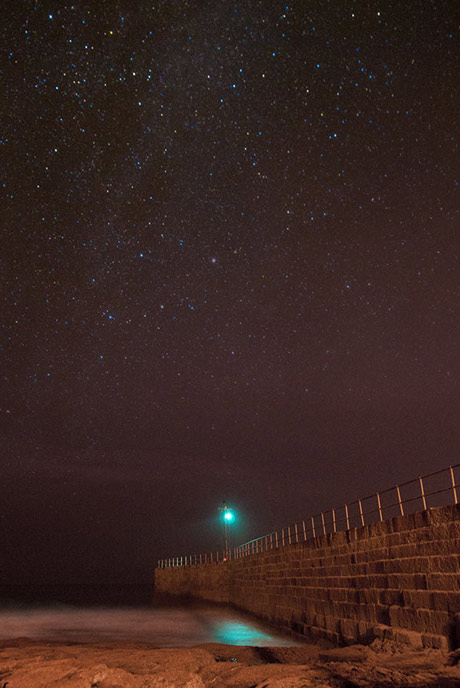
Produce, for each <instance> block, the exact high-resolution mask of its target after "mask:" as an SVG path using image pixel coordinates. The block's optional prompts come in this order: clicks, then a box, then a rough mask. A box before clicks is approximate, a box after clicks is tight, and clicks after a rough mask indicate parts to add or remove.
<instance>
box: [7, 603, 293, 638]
mask: <svg viewBox="0 0 460 688" xmlns="http://www.w3.org/2000/svg"><path fill="white" fill-rule="evenodd" d="M13 638H31V639H33V640H49V641H54V642H56V641H60V642H63V643H66V642H81V643H89V642H98V641H103V642H108V641H138V642H139V641H141V642H149V643H153V644H155V645H156V646H157V647H193V646H194V645H200V644H202V643H224V644H227V645H257V646H271V647H279V646H293V645H300V644H302V643H299V642H296V641H295V640H293V639H291V638H290V637H289V636H285V635H282V634H280V633H278V632H277V631H276V630H272V629H271V628H269V627H267V626H266V625H264V624H263V623H261V622H258V621H257V620H253V619H252V617H249V616H247V615H244V614H243V613H238V612H237V611H235V610H232V609H227V608H220V607H214V606H209V607H208V606H205V605H203V606H196V607H173V608H164V607H161V608H154V607H127V608H117V607H86V608H85V607H70V606H60V607H58V608H52V607H43V608H29V609H23V608H22V609H11V608H8V609H0V640H5V639H13Z"/></svg>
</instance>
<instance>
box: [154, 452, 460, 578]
mask: <svg viewBox="0 0 460 688" xmlns="http://www.w3.org/2000/svg"><path fill="white" fill-rule="evenodd" d="M459 467H460V464H459V463H457V464H454V465H452V466H449V467H448V468H443V469H441V470H439V471H435V472H434V473H428V474H427V475H423V476H419V477H418V478H415V479H414V480H408V481H407V482H405V483H400V484H399V485H394V486H393V487H390V488H388V489H387V490H383V491H382V492H376V493H375V494H372V495H369V496H368V497H363V498H361V499H357V500H356V501H354V502H351V503H350V504H345V505H344V506H342V507H340V508H338V509H330V510H329V511H322V512H320V513H318V514H315V515H314V516H309V517H308V518H307V519H304V520H302V521H298V522H297V523H293V524H291V525H289V526H285V527H284V528H280V529H279V530H275V531H272V532H271V533H268V534H267V535H262V536H261V537H258V538H254V539H253V540H249V541H248V542H245V543H244V544H242V545H238V546H237V547H233V548H231V549H229V550H227V551H223V552H222V551H221V552H219V551H217V552H206V553H204V554H192V555H186V556H180V557H170V558H168V559H160V560H159V561H158V564H157V566H158V568H169V567H172V566H192V565H196V564H208V563H212V562H218V561H230V560H232V559H239V558H241V557H247V556H249V555H252V554H259V553H260V552H266V551H267V550H271V549H277V548H278V547H284V546H285V545H292V544H295V543H298V542H305V541H306V540H309V539H311V538H315V537H318V536H321V535H327V534H328V533H336V532H337V531H343V530H345V531H346V530H350V529H351V528H356V527H362V526H365V525H369V524H370V523H376V522H378V521H383V520H387V519H389V518H393V517H394V516H404V515H405V514H408V513H413V512H415V511H424V510H426V509H427V508H429V507H433V506H445V505H447V504H458V492H457V488H460V484H458V483H456V476H455V469H458V468H459ZM446 483H447V485H446Z"/></svg>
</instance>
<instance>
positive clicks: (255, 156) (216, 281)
mask: <svg viewBox="0 0 460 688" xmlns="http://www.w3.org/2000/svg"><path fill="white" fill-rule="evenodd" d="M456 9H457V10H458V8H455V3H452V2H451V1H449V0H445V1H442V0H439V1H438V0H409V1H408V2H401V1H400V0H385V2H379V1H377V0H371V1H370V2H364V1H361V0H347V1H345V0H337V1H336V0H334V1H328V0H308V2H307V1H306V0H295V1H294V2H292V3H290V4H285V2H279V1H275V0H264V1H262V0H241V1H239V2H235V1H233V0H212V1H209V2H206V1H204V0H203V1H202V0H196V1H192V0H190V1H187V0H151V1H150V2H136V1H130V2H122V1H121V0H120V1H119V2H77V1H76V2H75V3H74V4H68V3H52V2H51V3H45V2H39V1H38V0H22V1H19V2H17V3H16V4H15V6H14V7H13V5H12V4H11V7H10V9H9V11H8V10H7V11H5V13H4V16H3V20H4V21H3V29H2V35H1V44H2V48H3V53H2V63H3V66H2V74H1V75H2V82H3V94H4V95H3V100H2V116H3V125H2V130H1V141H0V144H1V145H0V150H1V152H2V160H3V162H2V165H1V176H2V182H1V183H2V186H1V192H2V213H1V215H2V222H1V228H2V229H1V231H2V240H1V255H0V258H1V262H0V269H1V288H2V303H1V316H0V317H1V361H2V366H1V389H0V437H1V466H2V469H1V472H2V486H3V489H2V498H1V506H0V537H1V539H2V540H3V543H4V545H3V546H2V552H3V554H2V562H1V564H0V582H56V581H64V582H65V581H89V582H91V581H96V580H107V581H115V580H120V581H134V582H135V581H141V582H145V581H149V580H151V579H152V575H153V567H154V565H155V562H156V559H157V558H158V557H163V556H170V555H174V554H181V553H184V554H186V553H194V552H200V551H204V550H206V549H211V548H215V547H217V546H218V545H219V546H220V544H221V533H220V530H219V523H218V511H217V508H218V506H220V505H221V504H222V500H223V499H226V500H227V502H228V503H229V504H230V505H231V506H233V507H234V508H235V509H236V512H237V516H238V518H237V521H236V523H235V526H234V527H233V533H232V537H233V544H238V543H239V542H243V541H245V540H246V539H249V538H250V537H255V536H257V535H261V534H264V533H265V532H268V531H270V530H271V529H272V528H275V527H279V526H283V525H287V524H288V523H291V522H293V521H294V520H297V519H299V518H303V517H304V516H308V515H309V514H311V513H316V512H317V511H318V510H322V509H327V508H330V507H331V506H340V505H342V504H344V503H345V502H346V501H351V500H353V499H356V498H357V497H360V496H363V495H366V494H368V493H369V492H373V491H375V490H378V489H383V488H385V487H389V486H391V485H392V484H394V483H396V482H402V481H404V480H407V479H410V478H413V477H416V476H418V475H419V474H420V473H427V472H430V471H431V470H436V469H438V468H443V467H444V466H448V465H449V464H450V463H452V462H453V463H455V462H456V461H458V457H459V455H460V440H459V429H460V426H459V416H458V406H459V361H460V357H459V351H460V341H459V339H460V337H459V322H460V318H459V315H460V313H459V311H460V307H459V304H460V300H459V284H460V281H459V276H458V260H459V248H460V241H459V238H458V235H459V230H460V227H459V210H458V209H459V181H460V155H459V152H460V151H459V141H460V124H459V119H458V104H459V102H460V79H459V66H460V54H459V37H460V31H459V16H458V11H457V12H456ZM5 553H7V555H5Z"/></svg>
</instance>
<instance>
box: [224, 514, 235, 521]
mask: <svg viewBox="0 0 460 688" xmlns="http://www.w3.org/2000/svg"><path fill="white" fill-rule="evenodd" d="M224 519H225V520H226V521H227V523H231V522H232V521H234V520H235V517H234V515H233V513H232V512H231V511H224Z"/></svg>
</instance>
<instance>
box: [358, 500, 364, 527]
mask: <svg viewBox="0 0 460 688" xmlns="http://www.w3.org/2000/svg"><path fill="white" fill-rule="evenodd" d="M358 504H359V515H360V516H361V525H362V526H363V525H364V514H363V505H362V504H361V500H360V499H358Z"/></svg>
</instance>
